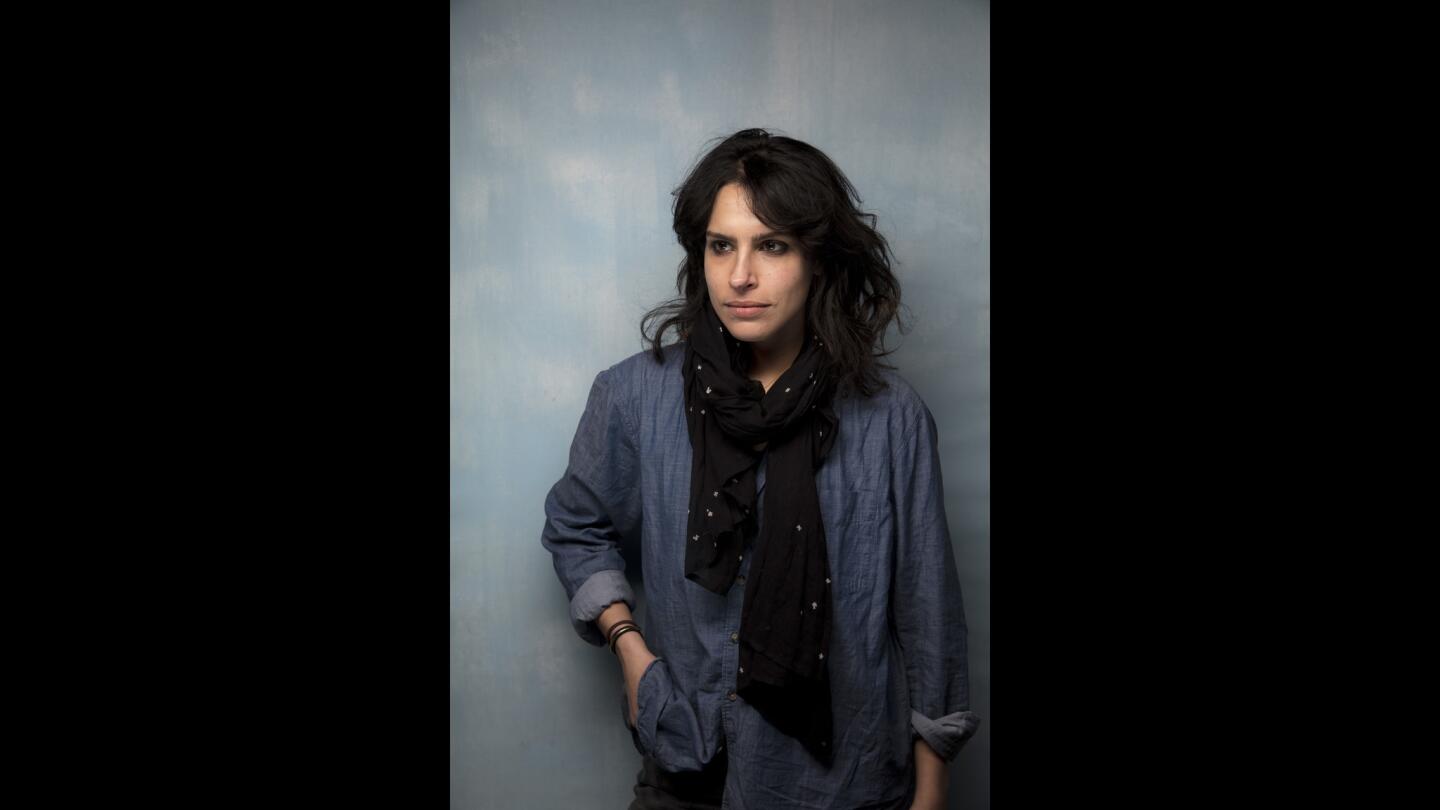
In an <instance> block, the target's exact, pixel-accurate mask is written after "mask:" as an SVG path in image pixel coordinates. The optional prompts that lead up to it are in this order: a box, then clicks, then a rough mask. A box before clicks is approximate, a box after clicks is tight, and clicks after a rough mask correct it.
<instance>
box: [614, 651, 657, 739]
mask: <svg viewBox="0 0 1440 810" xmlns="http://www.w3.org/2000/svg"><path fill="white" fill-rule="evenodd" d="M615 652H616V654H617V655H619V656H620V670H621V672H622V673H623V675H624V677H625V698H626V706H627V707H628V708H629V710H630V714H629V718H628V721H629V723H630V727H631V728H634V727H635V723H636V707H635V701H636V696H637V694H638V693H639V691H640V678H641V677H642V676H643V675H644V674H645V670H646V668H648V667H649V666H650V662H651V661H654V660H655V658H656V656H655V654H654V653H652V652H650V647H649V646H648V645H647V644H646V643H645V637H644V636H642V635H640V634H639V633H626V634H624V635H623V636H621V637H620V638H618V639H616V641H615Z"/></svg>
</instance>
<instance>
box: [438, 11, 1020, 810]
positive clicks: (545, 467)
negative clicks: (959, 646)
mask: <svg viewBox="0 0 1440 810" xmlns="http://www.w3.org/2000/svg"><path fill="white" fill-rule="evenodd" d="M989 60H990V11H989V3H988V2H955V1H952V2H935V1H932V2H905V1H903V0H901V1H899V2H886V3H875V2H855V1H850V2H828V1H827V0H811V1H809V2H800V1H796V2H777V1H776V0H765V1H763V2H733V1H732V2H718V0H717V1H716V2H700V1H699V0H688V1H681V0H664V1H661V0H655V1H654V2H577V1H575V0H570V1H568V2H537V0H505V1H504V2H489V1H488V0H487V1H486V2H470V3H466V2H452V3H451V10H450V167H451V184H450V195H451V196H450V605H451V608H450V661H451V664H450V803H451V807H452V808H466V809H467V810H469V809H471V808H516V807H535V808H552V807H555V808H558V807H566V808H570V807H575V808H591V807H596V808H620V807H624V806H625V804H626V803H627V802H628V801H629V798H630V797H631V795H632V794H631V786H632V784H633V782H634V777H635V773H636V771H637V770H638V769H639V755H638V754H637V753H636V752H635V750H634V747H633V746H632V744H631V742H630V737H629V733H628V731H627V730H626V729H625V727H624V724H623V722H622V720H621V717H620V714H619V708H618V702H617V701H618V695H619V689H620V673H619V667H618V664H617V662H616V660H615V658H614V657H613V656H611V655H610V654H609V652H608V651H604V650H601V649H597V648H593V647H590V646H589V645H587V644H585V643H584V642H582V641H581V640H580V639H579V637H578V636H576V635H575V633H574V631H573V630H572V629H571V626H570V622H569V620H568V618H567V613H566V602H565V595H564V590H563V589H562V588H561V586H560V584H559V582H558V581H557V580H556V578H555V574H554V571H553V569H552V568H551V562H550V556H549V555H548V554H547V553H546V552H545V550H544V549H543V548H542V547H541V545H540V541H539V536H540V528H541V525H542V524H543V522H544V511H543V505H544V498H545V494H546V492H547V490H548V489H549V487H550V485H551V484H553V483H554V482H555V480H556V479H557V478H558V477H559V476H560V474H561V472H562V471H563V470H564V466H565V462H566V456H567V451H568V447H569V442H570V439H571V437H572V435H573V433H574V430H575V426H576V424H577V423H578V421H579V418H580V413H581V411H582V409H583V406H584V402H585V396H586V394H587V392H588V390H589V385H590V382H591V381H592V380H593V379H594V377H595V374H596V373H597V372H598V371H600V370H601V369H604V368H606V367H608V366H610V365H611V364H613V363H615V362H617V361H619V360H620V359H622V358H624V357H626V356H627V355H629V354H631V353H633V352H635V351H637V350H639V349H640V342H639V338H638V334H639V329H638V324H639V319H640V316H641V315H642V314H643V313H644V312H645V310H646V309H648V308H649V307H650V306H652V305H654V304H655V303H657V302H659V301H661V300H662V299H665V298H667V297H669V296H670V295H672V294H673V290H674V287H673V285H674V271H675V267H676V264H677V262H678V260H679V258H680V255H681V254H680V249H679V247H678V246H677V245H676V244H675V242H674V239H673V236H672V234H671V231H670V224H669V205H670V200H671V197H670V191H671V190H672V189H673V188H674V187H675V186H676V185H677V184H678V183H679V182H680V180H681V179H682V177H683V174H684V171H685V169H686V168H687V167H688V166H689V165H690V164H691V163H692V161H693V160H694V159H695V158H696V157H697V156H698V154H699V151H700V148H701V146H702V144H703V143H704V142H705V141H706V140H707V139H709V138H711V137H714V136H717V135H724V134H729V133H731V132H734V131H735V130H738V129H742V128H745V127H751V126H763V127H767V128H770V129H772V131H777V132H780V133H783V134H788V135H791V136H794V137H797V138H800V139H802V140H805V141H808V142H810V143H813V144H814V145H816V146H818V147H819V148H820V149H822V150H824V151H825V152H826V153H828V154H829V155H830V156H831V157H832V158H834V159H835V161H836V162H837V163H838V164H839V165H840V166H841V168H842V169H844V170H845V172H846V173H847V174H848V175H849V177H850V179H851V180H852V181H853V182H854V183H855V185H856V187H857V188H858V189H859V191H860V194H861V196H862V197H863V198H864V201H865V207H866V208H867V209H868V210H870V211H873V212H875V213H877V214H878V215H879V217H880V221H879V227H880V229H881V231H882V232H883V233H884V234H885V235H886V236H887V237H888V238H889V239H890V241H891V244H892V246H893V247H894V249H895V253H896V255H897V257H898V259H899V262H900V264H899V267H898V275H899V277H900V279H901V282H902V284H903V288H904V293H905V300H906V302H907V303H908V305H909V307H910V308H911V311H912V313H913V314H914V316H915V323H916V327H915V329H914V330H913V331H912V332H911V333H910V334H909V335H906V336H904V337H903V348H902V349H901V351H900V352H898V353H897V355H896V356H895V358H894V361H895V362H896V363H897V365H898V366H899V368H900V372H901V373H902V374H904V375H905V376H906V377H907V378H908V379H909V380H910V381H911V382H912V383H913V384H914V385H915V387H916V388H917V389H918V390H919V391H920V394H921V395H922V396H923V397H924V398H925V400H926V402H927V403H928V404H929V406H930V409H931V411H932V412H933V413H934V414H935V419H936V421H937V423H938V425H939V429H940V438H941V447H942V453H943V459H942V460H943V464H944V472H945V485H946V506H947V509H948V511H949V517H950V526H951V529H952V535H953V541H954V544H955V550H956V554H957V559H958V562H959V566H960V576H961V581H962V583H963V584H964V587H965V605H966V610H967V612H968V615H969V619H970V625H971V673H972V679H973V681H974V707H973V708H974V709H975V710H976V711H978V712H979V713H980V714H981V716H982V717H983V718H984V720H985V724H984V725H983V726H982V728H981V731H980V732H979V734H978V735H977V737H976V738H975V739H973V740H971V742H970V743H969V745H968V746H967V748H966V749H965V751H964V752H963V753H962V754H961V756H960V758H959V759H958V760H957V762H956V764H955V765H954V766H953V767H952V769H951V770H952V776H953V780H952V783H951V795H952V803H951V804H952V807H956V808H988V807H989V804H990V802H989V793H990V785H989V767H990V748H989V746H990V734H989V730H990V728H991V727H993V725H994V724H995V723H997V722H1003V718H997V717H995V716H993V715H992V714H991V712H990V679H989V671H990V633H989V628H990V609H989V604H990V589H989V559H990V555H989V544H990V509H989V499H990V486H989V458H990V439H989V433H990V208H989V205H990V70H989Z"/></svg>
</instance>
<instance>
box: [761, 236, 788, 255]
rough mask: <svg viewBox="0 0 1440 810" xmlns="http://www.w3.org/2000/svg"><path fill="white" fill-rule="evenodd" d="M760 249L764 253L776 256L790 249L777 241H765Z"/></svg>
mask: <svg viewBox="0 0 1440 810" xmlns="http://www.w3.org/2000/svg"><path fill="white" fill-rule="evenodd" d="M761 247H762V248H763V249H764V250H765V252H766V253H771V254H774V255H776V256H779V255H781V254H783V253H784V252H785V251H787V250H789V249H790V246H789V245H787V244H785V243H784V242H781V241H780V240H778V239H766V240H765V242H764V243H763V244H762V245H761Z"/></svg>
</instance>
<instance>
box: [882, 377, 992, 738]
mask: <svg viewBox="0 0 1440 810" xmlns="http://www.w3.org/2000/svg"><path fill="white" fill-rule="evenodd" d="M902 414H903V416H902V418H900V419H897V420H896V421H895V423H893V424H892V425H891V430H892V431H894V433H892V437H891V440H892V445H891V446H892V447H893V448H895V450H894V453H895V456H894V458H893V463H894V470H895V474H894V477H893V479H892V480H893V482H894V483H893V486H894V489H895V491H894V492H893V493H892V494H893V497H894V499H895V506H896V513H897V514H896V528H897V532H898V534H897V536H896V538H895V542H896V548H895V582H894V586H893V588H892V590H891V600H892V604H891V615H892V616H893V617H894V621H895V631H896V635H897V637H898V639H899V641H900V647H901V654H902V657H903V659H904V664H905V675H906V680H907V682H908V684H909V688H910V708H911V716H910V718H911V726H912V735H911V737H912V739H914V738H916V737H918V738H921V739H924V740H925V742H926V743H928V744H929V745H930V747H931V748H932V749H934V750H935V753H937V754H939V755H940V757H941V758H942V759H944V760H945V761H946V762H950V761H953V760H954V759H955V757H956V755H958V754H959V753H960V749H961V747H962V746H963V745H964V744H965V742H966V741H967V740H969V739H970V737H971V736H973V735H974V733H975V730H976V729H977V728H978V727H979V725H980V718H979V717H978V716H977V715H976V714H975V713H974V712H972V711H970V678H969V670H968V665H967V652H966V627H965V608H964V604H963V602H962V600H961V594H960V577H959V573H958V572H957V570H956V567H955V552H954V549H953V548H952V547H951V545H950V528H949V525H948V523H947V522H946V518H945V494H944V483H943V480H942V477H941V473H940V452H939V441H938V433H937V431H936V428H935V419H934V417H933V416H931V414H930V410H929V408H927V407H926V406H925V405H924V403H923V402H919V401H918V400H917V401H916V403H915V407H914V408H913V409H907V410H905V411H902Z"/></svg>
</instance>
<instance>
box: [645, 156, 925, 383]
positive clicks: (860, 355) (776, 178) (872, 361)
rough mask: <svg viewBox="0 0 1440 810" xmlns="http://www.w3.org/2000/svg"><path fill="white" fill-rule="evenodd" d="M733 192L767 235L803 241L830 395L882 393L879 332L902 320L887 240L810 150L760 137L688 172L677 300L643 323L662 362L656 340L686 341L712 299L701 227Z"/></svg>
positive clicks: (678, 224) (679, 228)
mask: <svg viewBox="0 0 1440 810" xmlns="http://www.w3.org/2000/svg"><path fill="white" fill-rule="evenodd" d="M729 183H739V184H740V185H741V187H742V188H743V189H744V190H745V192H746V195H747V197H748V198H749V202H750V206H751V210H752V211H754V213H755V216H756V218H758V219H759V220H760V221H761V222H763V223H765V225H766V227H768V228H772V229H774V230H776V231H781V232H783V233H787V234H790V235H791V236H793V237H794V238H795V239H796V240H798V241H799V242H800V245H801V250H802V252H803V253H804V255H805V258H806V260H807V265H808V267H809V268H811V269H813V270H816V271H818V275H817V276H815V277H814V278H813V280H812V281H811V285H810V295H809V298H808V299H807V300H806V302H805V319H806V325H807V326H808V328H809V330H810V331H811V332H813V333H815V334H818V335H819V336H820V339H821V341H822V342H823V343H824V344H825V348H826V349H827V350H828V353H829V362H830V363H831V369H832V371H833V372H834V374H835V377H836V380H837V394H838V395H840V396H849V395H851V394H853V393H859V394H860V395H862V396H866V397H868V396H870V395H872V394H874V393H875V392H877V391H879V390H881V389H882V388H884V387H885V382H884V380H883V379H881V377H880V375H879V373H878V372H877V370H876V367H877V366H879V367H883V368H894V366H891V365H888V364H886V363H882V362H880V358H882V357H885V356H887V355H889V354H891V353H893V352H894V349H886V348H885V332H886V329H887V328H888V327H889V325H890V322H891V321H892V320H895V321H896V323H897V325H898V326H899V328H900V332H901V333H902V334H904V333H905V332H906V331H907V329H906V326H905V323H904V321H903V319H901V318H900V317H899V316H900V282H899V281H898V280H896V278H895V274H894V273H893V272H892V271H891V269H890V263H891V253H890V246H889V243H887V242H886V241H885V237H883V236H881V235H880V233H879V232H878V231H877V230H876V229H875V223H876V217H875V215H874V214H867V213H865V212H863V211H861V210H860V208H859V206H860V204H861V202H862V201H861V199H860V195H859V194H857V193H856V192H855V187H854V186H853V185H851V184H850V181H849V180H848V179H846V177H845V175H844V174H843V173H842V172H841V171H840V169H839V167H837V166H836V165H835V163H834V162H833V161H831V160H830V158H828V157H826V156H825V154H824V153H823V152H821V151H820V150H819V149H816V148H815V147H813V146H811V145H809V144H807V143H803V142H801V141H797V140H795V139H794V138H787V137H784V136H780V135H771V134H770V133H768V132H766V131H765V130H763V129H746V130H742V131H740V132H737V133H735V134H734V135H731V136H730V137H728V138H725V139H724V140H723V141H721V143H720V144H719V145H717V146H715V147H714V148H712V149H711V150H710V151H709V152H708V153H706V154H705V156H704V157H702V158H701V159H700V160H699V162H698V163H696V164H695V166H694V168H692V169H691V170H690V173H689V175H688V176H687V177H686V178H685V182H683V183H681V184H680V187H679V188H677V189H675V191H673V192H671V194H672V196H674V197H675V203H674V208H673V212H674V216H675V224H674V227H675V237H676V238H677V239H678V240H679V242H680V246H681V247H683V248H684V249H685V259H684V260H683V261H681V262H680V269H679V272H678V274H677V276H676V280H675V287H676V290H677V291H678V292H679V293H680V297H679V298H675V299H672V300H670V301H667V302H665V303H663V304H661V305H659V306H657V307H655V308H654V309H652V310H650V311H649V312H647V313H646V314H645V317H644V318H643V319H642V320H641V322H640V333H641V336H642V338H643V339H644V340H645V342H646V343H648V344H650V347H651V349H652V351H653V353H654V356H655V360H656V361H657V362H659V361H661V360H663V355H662V353H661V348H662V345H661V341H662V339H663V337H664V335H665V333H666V332H667V331H669V330H670V329H672V328H673V329H675V330H676V331H677V333H678V335H679V339H681V340H684V339H685V338H687V337H689V335H690V332H691V330H692V329H693V328H694V326H695V323H696V322H697V321H698V320H699V317H700V313H701V312H702V311H703V307H704V306H705V302H706V300H707V299H708V297H709V290H708V288H707V287H706V285H705V228H706V226H707V225H708V224H709V223H710V212H711V209H712V208H713V207H714V204H715V195H716V194H718V193H719V192H720V189H721V188H722V187H723V186H725V185H727V184H729Z"/></svg>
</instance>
